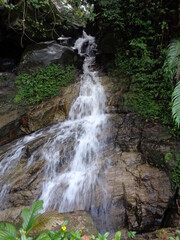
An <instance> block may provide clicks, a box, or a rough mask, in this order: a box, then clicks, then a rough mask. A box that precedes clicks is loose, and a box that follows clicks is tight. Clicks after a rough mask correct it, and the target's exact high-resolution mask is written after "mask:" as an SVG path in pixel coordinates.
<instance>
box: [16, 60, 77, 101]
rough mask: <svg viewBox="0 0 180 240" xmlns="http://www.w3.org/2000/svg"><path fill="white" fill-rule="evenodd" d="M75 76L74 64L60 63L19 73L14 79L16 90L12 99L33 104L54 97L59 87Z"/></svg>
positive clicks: (65, 84)
mask: <svg viewBox="0 0 180 240" xmlns="http://www.w3.org/2000/svg"><path fill="white" fill-rule="evenodd" d="M75 76H76V71H75V68H74V66H67V67H66V68H62V66H61V65H55V64H53V65H49V66H47V67H44V68H39V69H38V71H34V72H32V73H31V74H27V73H19V75H18V76H17V78H16V81H15V84H16V86H17V88H18V91H17V94H16V96H15V99H14V101H15V102H16V103H18V102H21V103H23V104H34V103H39V102H41V101H42V100H45V99H48V98H51V97H55V96H56V95H57V94H58V93H59V91H60V90H61V87H65V86H67V85H68V84H69V83H71V82H73V81H74V80H75Z"/></svg>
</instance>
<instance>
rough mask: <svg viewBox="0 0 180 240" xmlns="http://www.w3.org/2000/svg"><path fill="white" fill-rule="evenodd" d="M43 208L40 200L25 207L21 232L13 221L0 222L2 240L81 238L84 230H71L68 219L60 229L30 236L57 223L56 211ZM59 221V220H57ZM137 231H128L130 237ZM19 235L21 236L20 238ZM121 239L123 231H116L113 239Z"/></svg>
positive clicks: (101, 237)
mask: <svg viewBox="0 0 180 240" xmlns="http://www.w3.org/2000/svg"><path fill="white" fill-rule="evenodd" d="M42 209H43V201H42V200H38V201H36V202H34V203H33V205H32V207H31V208H30V209H27V208H24V209H23V211H22V214H21V215H22V219H23V223H22V227H21V228H20V229H19V233H18V231H17V229H16V228H15V226H14V225H13V224H11V223H0V239H1V240H62V239H64V240H81V239H83V238H81V235H82V230H77V231H75V232H69V231H67V229H66V225H67V224H68V221H64V223H63V224H62V225H61V228H60V230H57V231H44V232H42V233H41V234H40V235H39V236H36V237H33V238H32V237H28V235H29V233H30V232H31V231H37V230H38V227H39V226H40V225H41V224H42V225H43V224H44V223H48V222H50V223H52V222H53V223H55V222H56V220H57V219H56V212H49V213H48V214H46V213H43V214H40V213H39V211H40V210H42ZM57 221H58V220H57ZM135 234H136V232H131V231H130V232H128V237H129V238H130V239H133V238H134V237H135ZM19 235H20V237H21V238H19ZM108 236H109V233H108V232H107V233H105V234H104V235H101V234H100V233H98V235H97V237H95V236H94V235H92V236H91V238H92V239H94V240H107V239H108ZM120 239H121V231H118V232H116V233H115V237H114V239H113V240H120Z"/></svg>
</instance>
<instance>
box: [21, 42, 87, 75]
mask: <svg viewBox="0 0 180 240" xmlns="http://www.w3.org/2000/svg"><path fill="white" fill-rule="evenodd" d="M49 64H61V65H63V66H67V65H72V64H73V65H75V66H76V67H79V68H80V67H81V65H82V59H81V58H80V57H79V55H78V53H77V52H76V51H75V50H73V49H72V48H71V47H67V46H63V45H60V44H58V43H57V42H55V41H49V42H42V43H38V44H33V45H30V46H29V47H28V48H27V49H26V51H25V53H24V55H23V57H22V59H21V61H20V64H19V71H22V72H27V73H28V72H30V71H31V70H34V69H37V68H39V67H45V66H47V65H49Z"/></svg>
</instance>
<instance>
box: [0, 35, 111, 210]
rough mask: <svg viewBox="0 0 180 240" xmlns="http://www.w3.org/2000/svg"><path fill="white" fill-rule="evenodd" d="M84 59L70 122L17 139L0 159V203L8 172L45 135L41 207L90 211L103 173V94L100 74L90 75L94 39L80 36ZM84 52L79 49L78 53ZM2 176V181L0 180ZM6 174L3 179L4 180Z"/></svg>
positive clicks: (77, 44) (41, 153) (42, 153)
mask: <svg viewBox="0 0 180 240" xmlns="http://www.w3.org/2000/svg"><path fill="white" fill-rule="evenodd" d="M74 47H75V48H76V49H78V52H79V54H80V55H83V56H84V57H85V59H84V64H83V74H82V76H81V85H80V93H79V97H78V98H77V99H76V100H75V102H74V103H73V104H72V106H71V109H70V112H69V119H68V120H67V121H65V122H63V123H59V124H56V125H54V126H52V127H51V128H50V129H44V130H41V131H38V132H36V133H33V134H31V135H30V136H26V137H24V138H22V139H20V140H19V141H18V142H16V144H15V145H14V146H11V145H9V147H8V148H9V150H8V151H7V152H6V153H5V154H4V156H3V158H2V159H1V161H0V186H2V188H1V192H0V202H1V201H4V199H5V198H6V193H8V191H9V190H8V187H9V185H10V183H11V181H13V180H12V179H11V177H10V176H11V174H12V173H11V170H12V169H13V168H14V167H15V166H16V165H17V164H18V162H19V161H20V159H21V157H22V156H23V154H24V150H25V148H26V145H27V144H31V142H33V141H34V140H37V139H40V138H43V137H46V136H48V141H47V142H46V143H45V144H44V145H43V146H41V150H39V149H38V151H40V152H38V156H39V159H40V160H41V159H45V160H46V167H45V173H44V174H45V181H44V183H43V189H42V194H41V197H40V198H41V199H43V200H44V208H45V210H47V209H51V210H52V209H54V210H59V211H60V212H66V211H73V210H83V209H89V208H90V206H91V202H92V198H93V196H92V194H93V189H94V188H95V184H96V183H97V181H98V175H99V172H100V170H101V166H100V164H99V161H98V160H99V153H100V150H101V148H102V146H103V144H102V139H100V134H101V132H102V131H103V129H104V127H105V124H106V120H107V116H106V115H105V102H106V97H105V92H104V89H103V87H102V85H101V83H100V78H99V77H98V73H97V72H96V71H93V70H92V69H91V68H93V65H94V62H95V56H94V51H96V44H95V39H94V37H92V36H88V35H87V34H86V33H85V32H83V36H82V37H81V38H79V39H78V40H77V41H76V43H75V46H74ZM82 49H83V51H82ZM35 155H36V151H35V152H34V153H33V154H32V155H31V156H30V157H29V159H28V162H27V164H26V169H28V168H29V167H30V166H31V165H32V164H33V162H34V161H37V158H36V160H35ZM1 176H2V178H1ZM4 176H5V177H4Z"/></svg>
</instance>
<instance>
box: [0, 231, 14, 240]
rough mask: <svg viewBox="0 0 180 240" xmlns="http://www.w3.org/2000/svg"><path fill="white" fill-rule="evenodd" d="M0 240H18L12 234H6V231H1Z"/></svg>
mask: <svg viewBox="0 0 180 240" xmlns="http://www.w3.org/2000/svg"><path fill="white" fill-rule="evenodd" d="M0 239H1V240H16V238H15V237H14V236H12V235H11V234H10V233H8V232H6V231H5V230H4V231H3V230H0Z"/></svg>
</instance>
